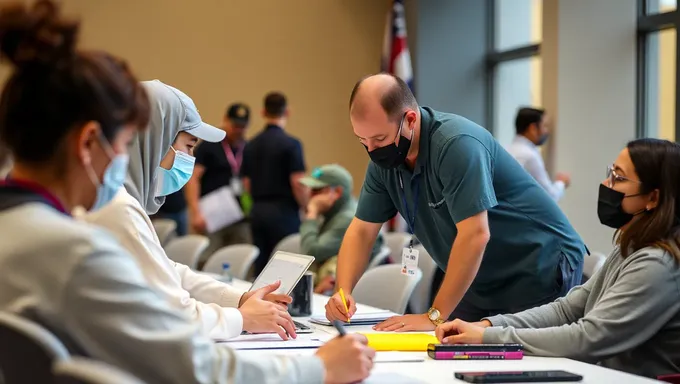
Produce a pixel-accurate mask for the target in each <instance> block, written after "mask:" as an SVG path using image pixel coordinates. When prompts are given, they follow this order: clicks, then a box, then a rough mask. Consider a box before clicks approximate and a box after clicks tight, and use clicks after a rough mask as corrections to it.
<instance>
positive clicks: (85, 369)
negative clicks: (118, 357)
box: [52, 357, 144, 384]
mask: <svg viewBox="0 0 680 384" xmlns="http://www.w3.org/2000/svg"><path fill="white" fill-rule="evenodd" d="M52 372H53V374H54V382H55V384H144V382H143V381H141V380H139V379H138V378H136V377H134V376H132V375H131V374H129V373H127V372H125V371H122V370H121V369H119V368H116V367H114V366H112V365H109V364H106V363H103V362H100V361H96V360H90V359H85V358H78V357H74V358H73V359H71V360H66V361H60V362H58V363H56V364H55V365H54V367H52Z"/></svg>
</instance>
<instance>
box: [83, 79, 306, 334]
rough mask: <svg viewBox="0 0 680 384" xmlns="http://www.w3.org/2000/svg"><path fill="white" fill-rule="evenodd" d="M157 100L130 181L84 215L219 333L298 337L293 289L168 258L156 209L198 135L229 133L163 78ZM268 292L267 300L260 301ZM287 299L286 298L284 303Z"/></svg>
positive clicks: (161, 288) (184, 174)
mask: <svg viewBox="0 0 680 384" xmlns="http://www.w3.org/2000/svg"><path fill="white" fill-rule="evenodd" d="M143 85H144V88H145V89H146V92H147V94H148V95H149V99H150V100H151V120H150V122H149V125H148V127H147V129H146V130H145V131H144V132H143V133H140V134H139V135H138V136H137V137H136V138H135V140H134V141H133V144H132V147H131V149H130V165H129V167H128V175H129V176H128V178H127V180H126V182H125V187H124V188H121V189H120V190H119V191H118V192H117V193H116V196H115V197H114V198H113V200H112V201H111V202H110V203H109V204H107V205H105V206H104V207H102V208H100V209H98V210H96V211H93V212H90V213H88V214H85V215H79V218H81V219H83V220H85V221H87V222H89V223H91V224H94V225H97V226H100V227H102V228H105V229H107V230H108V231H109V232H111V233H112V234H113V235H114V236H115V237H116V239H117V240H118V241H119V242H120V244H121V245H122V246H123V247H124V248H125V249H127V251H128V252H130V254H132V256H134V257H135V259H136V260H137V264H139V267H140V268H141V269H142V273H144V276H145V277H146V279H147V280H148V282H149V284H150V285H151V286H152V287H153V288H155V289H156V290H157V291H158V292H160V293H162V294H163V295H164V296H165V297H166V299H167V300H168V301H169V302H171V303H173V304H174V305H176V306H177V307H178V308H181V309H182V310H183V311H185V312H186V314H187V315H188V316H189V317H190V318H192V319H194V320H195V321H196V322H198V323H199V324H201V327H202V328H203V329H204V330H205V332H206V334H208V335H209V336H210V337H211V338H213V339H216V340H224V339H229V338H233V337H236V336H238V335H240V334H241V332H242V331H244V330H245V331H249V332H275V333H278V334H279V335H280V336H281V337H282V338H283V339H288V336H287V335H286V331H287V332H288V334H290V335H291V336H292V337H296V334H295V325H294V324H293V320H292V319H291V317H290V315H289V314H288V312H287V310H286V307H285V305H286V304H287V303H289V302H290V301H291V299H290V297H288V296H285V295H276V294H271V293H272V292H273V291H274V290H276V288H278V287H272V286H270V287H267V288H266V289H265V291H264V295H259V294H258V293H256V292H254V291H253V292H247V293H244V292H242V291H240V290H237V289H235V288H232V287H231V286H230V285H227V284H224V283H222V282H219V281H217V280H215V279H214V278H212V277H210V276H206V275H202V274H198V273H196V272H194V271H192V270H191V268H189V267H188V266H186V265H183V264H180V263H175V262H173V261H172V260H170V259H169V258H168V256H167V255H166V253H165V250H164V249H163V245H162V244H161V243H160V241H159V239H158V236H157V235H156V231H155V230H154V227H153V224H152V223H151V220H150V218H149V216H148V214H154V213H155V212H156V211H157V210H158V209H159V208H160V207H161V206H162V205H163V203H164V201H165V197H166V196H167V195H169V194H171V193H175V192H177V191H178V190H179V189H180V188H182V187H183V186H184V184H185V183H186V182H187V181H188V180H189V178H190V177H191V174H192V173H193V165H194V158H193V156H192V152H193V148H194V146H195V145H196V143H197V141H198V139H201V140H204V141H205V142H220V141H221V140H222V139H223V138H224V135H225V132H224V131H223V130H221V129H219V128H215V127H213V126H210V125H208V124H206V123H203V122H202V120H201V116H200V115H199V113H198V110H197V109H196V106H195V105H194V102H193V101H192V100H191V98H189V96H187V95H186V94H184V93H183V92H182V91H180V90H178V89H176V88H173V87H171V86H169V85H167V84H164V83H162V82H160V81H158V80H154V81H145V82H143ZM260 296H263V297H264V300H261V299H260ZM279 303H282V304H279Z"/></svg>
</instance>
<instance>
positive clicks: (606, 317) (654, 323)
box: [436, 139, 680, 377]
mask: <svg viewBox="0 0 680 384" xmlns="http://www.w3.org/2000/svg"><path fill="white" fill-rule="evenodd" d="M599 188H600V191H599V197H598V207H597V213H598V216H599V218H600V222H601V223H602V224H604V225H606V226H609V227H612V228H615V229H616V230H617V231H616V234H615V242H616V247H615V248H614V250H613V251H612V253H611V254H610V255H609V257H608V258H607V261H606V262H605V264H604V266H603V267H602V269H600V271H599V272H597V273H596V274H595V275H594V276H593V277H592V278H591V279H589V280H588V281H587V282H586V283H585V284H584V285H582V286H578V287H575V288H573V289H572V290H571V291H570V292H569V293H568V294H567V296H566V297H563V298H560V299H558V300H556V301H554V302H552V303H550V304H546V305H543V306H540V307H537V308H533V309H529V310H526V311H523V312H520V313H516V314H508V315H498V316H492V317H489V318H485V319H483V320H482V321H480V322H477V323H466V322H463V321H460V320H454V321H452V322H448V323H445V324H442V325H441V326H440V327H438V328H437V330H436V334H437V337H438V338H439V340H440V341H441V342H442V343H448V344H460V343H521V344H523V345H524V348H525V351H526V352H527V353H528V354H533V355H539V356H560V357H568V358H573V359H578V360H582V361H588V362H592V363H599V364H600V365H602V366H605V367H609V368H614V369H618V370H622V371H626V372H630V373H634V374H639V375H643V376H650V377H656V376H659V375H665V374H673V373H680V267H679V263H680V145H678V144H677V143H672V142H669V141H666V140H657V139H640V140H635V141H631V142H630V143H628V145H627V146H626V148H624V149H623V150H622V151H621V153H620V154H619V156H618V157H617V159H616V161H615V162H614V164H613V165H611V166H610V167H608V168H607V178H606V179H605V180H604V181H603V182H602V184H601V185H600V187H599Z"/></svg>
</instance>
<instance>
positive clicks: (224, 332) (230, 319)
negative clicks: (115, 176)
mask: <svg viewBox="0 0 680 384" xmlns="http://www.w3.org/2000/svg"><path fill="white" fill-rule="evenodd" d="M121 193H123V194H121ZM121 193H119V194H118V195H117V196H116V198H115V199H114V200H113V201H112V202H111V203H109V204H108V205H107V206H105V207H103V208H102V209H100V210H99V211H96V212H93V213H91V214H87V215H86V216H85V220H87V221H88V222H90V223H92V224H95V225H98V226H100V227H103V228H104V229H106V230H108V231H109V232H111V233H112V234H113V235H114V236H115V238H116V239H117V240H118V241H119V242H120V244H121V245H122V246H123V248H125V249H126V250H127V251H128V252H129V253H130V254H131V255H132V256H133V257H134V259H135V260H136V261H137V264H138V265H139V267H140V269H141V270H142V273H143V275H144V277H145V278H146V280H147V281H148V283H149V286H150V287H151V288H152V289H154V290H156V291H158V292H159V293H160V294H162V295H163V296H165V297H166V298H167V300H168V301H169V302H170V303H171V304H173V305H174V306H175V307H177V308H179V309H181V310H182V311H184V313H186V314H187V315H188V316H189V317H191V318H192V319H193V320H194V321H196V322H197V323H198V324H200V325H201V327H202V328H203V330H204V331H205V332H206V333H207V334H208V335H209V336H210V337H212V338H213V339H218V340H224V339H230V338H232V337H236V336H238V335H240V334H241V331H242V330H243V316H242V315H241V312H239V310H238V309H237V308H223V307H222V306H221V305H219V304H218V303H210V302H204V301H202V300H201V299H200V298H198V297H193V295H192V293H191V292H189V291H188V290H187V289H185V288H184V287H183V282H182V276H181V275H180V274H179V273H178V271H177V270H176V269H175V262H173V261H172V260H170V259H169V258H168V257H167V255H166V254H165V251H164V250H163V247H162V246H161V244H160V242H159V241H158V236H156V232H155V230H154V228H153V224H152V223H151V220H150V219H149V217H148V216H147V214H146V213H145V212H144V211H143V210H142V207H141V206H140V205H139V203H138V202H137V201H136V200H135V199H134V198H133V197H132V196H130V195H129V194H127V192H125V191H124V190H122V192H121ZM239 298H240V296H239ZM236 306H238V299H236Z"/></svg>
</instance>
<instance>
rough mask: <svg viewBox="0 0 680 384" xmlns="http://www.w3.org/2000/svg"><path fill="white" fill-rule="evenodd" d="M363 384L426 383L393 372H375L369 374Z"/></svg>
mask: <svg viewBox="0 0 680 384" xmlns="http://www.w3.org/2000/svg"><path fill="white" fill-rule="evenodd" d="M362 383H363V384H378V383H380V384H383V383H390V384H425V383H427V382H426V381H421V380H418V379H414V378H413V377H408V376H404V375H400V374H398V373H394V372H375V373H373V374H371V376H369V377H368V378H367V379H366V380H364V381H362Z"/></svg>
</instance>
